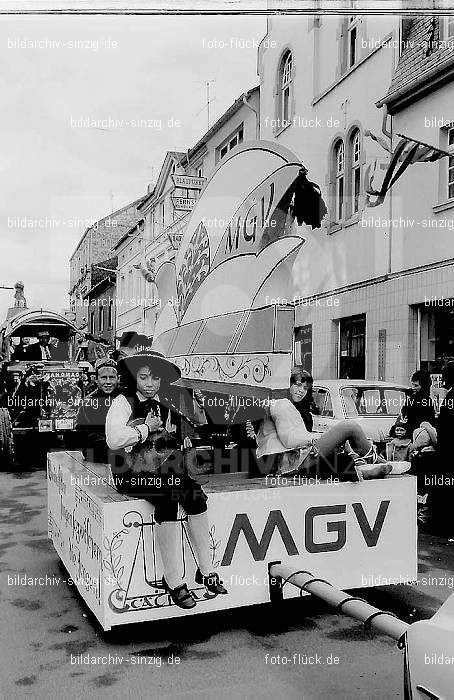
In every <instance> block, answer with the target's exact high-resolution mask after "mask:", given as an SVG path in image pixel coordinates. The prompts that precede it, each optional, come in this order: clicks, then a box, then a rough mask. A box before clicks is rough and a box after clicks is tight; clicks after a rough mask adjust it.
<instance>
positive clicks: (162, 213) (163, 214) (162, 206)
mask: <svg viewBox="0 0 454 700" xmlns="http://www.w3.org/2000/svg"><path fill="white" fill-rule="evenodd" d="M159 206H160V222H161V229H164V227H165V221H166V209H165V202H161V204H160V205H159Z"/></svg>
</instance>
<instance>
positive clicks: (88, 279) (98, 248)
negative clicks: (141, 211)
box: [69, 197, 143, 331]
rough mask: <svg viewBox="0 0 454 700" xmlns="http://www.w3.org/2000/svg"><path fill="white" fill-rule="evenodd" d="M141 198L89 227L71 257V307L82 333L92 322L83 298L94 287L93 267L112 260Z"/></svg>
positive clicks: (135, 217)
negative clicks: (114, 251) (116, 245)
mask: <svg viewBox="0 0 454 700" xmlns="http://www.w3.org/2000/svg"><path fill="white" fill-rule="evenodd" d="M142 199H143V198H142V197H140V198H139V199H137V200H135V201H134V202H131V204H128V205H127V206H125V207H122V208H121V209H118V210H117V211H114V212H112V214H109V215H108V216H105V217H104V218H103V219H100V220H99V221H97V222H96V223H94V224H93V226H90V227H89V228H87V230H86V231H85V233H84V234H83V236H82V238H81V239H80V241H79V243H78V245H77V247H76V249H75V251H74V253H73V254H72V256H71V258H70V261H69V265H70V284H69V296H70V305H71V310H72V311H74V312H75V314H76V319H75V323H76V325H77V327H78V328H80V329H81V330H86V331H88V330H89V323H90V319H89V315H88V314H87V307H86V305H85V304H84V303H83V299H84V298H86V295H87V293H88V292H89V290H90V289H91V288H92V287H93V279H92V277H93V272H94V269H96V268H93V265H96V263H99V264H101V262H102V261H103V260H104V261H105V260H107V259H109V258H111V257H113V255H114V253H113V252H112V250H113V248H114V246H115V244H116V243H117V241H118V240H119V239H120V238H121V237H122V236H123V235H124V233H125V232H126V231H128V230H129V229H130V228H131V226H132V225H133V224H134V222H135V221H136V220H137V206H138V204H139V203H140V202H141V201H142Z"/></svg>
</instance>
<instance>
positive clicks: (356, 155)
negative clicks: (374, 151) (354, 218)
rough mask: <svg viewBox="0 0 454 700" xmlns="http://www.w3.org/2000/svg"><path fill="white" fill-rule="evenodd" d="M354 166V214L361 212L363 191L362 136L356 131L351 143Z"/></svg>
mask: <svg viewBox="0 0 454 700" xmlns="http://www.w3.org/2000/svg"><path fill="white" fill-rule="evenodd" d="M350 146H351V150H350V153H351V164H352V214H356V212H358V211H359V195H360V190H361V135H360V133H359V131H355V132H354V134H353V137H352V139H351V142H350Z"/></svg>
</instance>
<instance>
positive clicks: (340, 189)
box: [334, 141, 345, 221]
mask: <svg viewBox="0 0 454 700" xmlns="http://www.w3.org/2000/svg"><path fill="white" fill-rule="evenodd" d="M334 153H335V164H336V193H335V205H336V214H335V217H336V221H342V219H343V216H344V181H345V172H344V168H345V149H344V144H343V142H342V141H338V143H337V144H336V147H335V149H334Z"/></svg>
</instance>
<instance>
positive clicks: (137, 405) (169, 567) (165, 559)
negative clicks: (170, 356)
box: [106, 351, 227, 609]
mask: <svg viewBox="0 0 454 700" xmlns="http://www.w3.org/2000/svg"><path fill="white" fill-rule="evenodd" d="M119 369H120V371H121V372H122V375H123V380H124V386H126V389H125V390H124V392H123V393H122V394H120V396H118V397H117V398H116V399H115V400H114V402H113V403H112V406H111V407H110V409H109V411H108V414H107V419H106V439H107V444H108V446H109V447H110V448H111V450H113V451H114V452H113V454H112V459H111V469H112V476H113V479H114V481H115V484H116V487H117V489H118V490H119V491H121V492H122V493H128V494H130V495H133V496H136V497H139V498H144V499H145V500H147V501H149V502H150V503H151V504H152V505H153V506H154V508H155V510H154V519H155V521H156V523H158V524H157V527H156V536H157V540H158V545H159V550H160V552H161V559H162V563H163V566H164V576H163V587H164V588H165V589H166V590H167V591H168V593H169V595H170V597H171V599H172V600H173V602H174V603H175V604H176V605H178V606H179V607H181V608H185V609H189V608H193V607H194V606H195V605H196V602H195V600H194V598H193V596H192V595H191V593H190V592H189V590H188V588H187V585H186V583H184V582H183V579H182V576H181V572H180V570H179V569H180V567H179V559H178V524H177V517H178V506H179V505H181V506H183V508H184V510H185V511H186V514H187V529H188V533H189V537H190V539H191V542H192V545H193V547H194V550H195V552H196V555H197V560H198V564H199V568H198V570H197V573H196V577H195V580H196V583H199V584H203V585H205V587H206V588H207V590H209V591H210V592H212V593H216V594H224V593H227V591H226V589H225V588H224V587H223V586H222V584H221V582H220V580H219V576H218V575H217V574H216V573H212V571H211V566H212V564H211V556H210V537H209V525H208V518H207V506H206V501H207V496H206V494H205V493H204V491H203V489H202V488H201V486H200V485H199V484H198V483H197V482H196V481H194V480H193V479H192V478H191V477H190V476H189V474H188V471H187V467H186V465H185V459H184V452H183V453H182V451H181V448H183V447H186V448H187V447H190V441H189V442H188V439H187V438H186V439H185V440H183V434H182V422H183V421H184V420H187V419H186V418H185V417H184V416H182V415H181V413H179V410H178V408H177V406H176V401H175V400H173V398H172V393H171V388H170V384H171V383H173V382H175V381H177V380H178V379H179V378H180V370H179V368H178V367H177V366H176V365H174V364H172V363H171V362H169V361H168V360H167V359H166V358H165V357H164V356H163V355H161V354H160V353H157V352H153V351H149V352H147V353H138V354H136V355H131V356H129V357H125V358H123V359H121V360H120V362H119Z"/></svg>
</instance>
